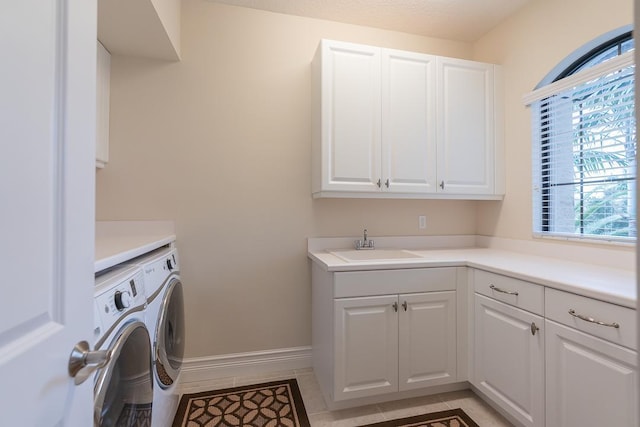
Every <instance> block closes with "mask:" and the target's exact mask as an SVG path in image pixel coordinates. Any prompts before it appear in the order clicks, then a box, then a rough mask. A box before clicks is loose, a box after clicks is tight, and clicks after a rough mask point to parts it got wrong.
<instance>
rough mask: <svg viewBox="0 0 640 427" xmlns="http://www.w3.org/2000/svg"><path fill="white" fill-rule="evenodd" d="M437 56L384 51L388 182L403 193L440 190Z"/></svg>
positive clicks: (384, 170) (384, 173)
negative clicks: (436, 114) (438, 178)
mask: <svg viewBox="0 0 640 427" xmlns="http://www.w3.org/2000/svg"><path fill="white" fill-rule="evenodd" d="M435 62H436V57H435V56H431V55H424V54H419V53H412V52H405V51H397V50H390V49H383V50H382V180H383V184H384V189H385V190H386V189H389V190H390V191H393V192H400V193H430V192H435V191H436V128H435V125H436V123H435V112H436V110H435V99H436V96H435Z"/></svg>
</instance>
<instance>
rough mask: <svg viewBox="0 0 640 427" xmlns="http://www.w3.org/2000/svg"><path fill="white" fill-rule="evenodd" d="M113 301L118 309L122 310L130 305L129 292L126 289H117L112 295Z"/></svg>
mask: <svg viewBox="0 0 640 427" xmlns="http://www.w3.org/2000/svg"><path fill="white" fill-rule="evenodd" d="M113 302H114V303H115V304H116V308H117V309H118V311H122V310H124V309H125V308H128V307H129V306H131V294H130V293H129V292H128V291H125V292H120V291H117V292H116V293H115V294H114V296H113Z"/></svg>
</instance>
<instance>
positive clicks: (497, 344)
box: [473, 294, 545, 426]
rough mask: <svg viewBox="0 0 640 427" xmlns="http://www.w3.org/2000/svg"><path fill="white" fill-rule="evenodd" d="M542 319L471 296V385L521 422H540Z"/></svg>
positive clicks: (534, 424) (542, 360)
mask: <svg viewBox="0 0 640 427" xmlns="http://www.w3.org/2000/svg"><path fill="white" fill-rule="evenodd" d="M544 334H545V331H544V320H543V319H542V317H540V316H537V315H535V314H532V313H529V312H527V311H524V310H520V309H518V308H515V307H513V306H510V305H507V304H504V303H501V302H498V301H496V300H493V299H491V298H487V297H484V296H482V295H479V294H475V356H474V359H475V360H474V362H475V374H474V381H473V384H474V385H475V386H476V387H477V388H478V389H479V390H480V391H482V392H483V393H484V394H486V395H487V396H488V397H489V398H491V399H492V400H493V401H494V402H495V403H496V404H498V405H499V406H500V407H501V408H502V409H504V410H505V411H506V412H508V413H509V414H510V415H512V416H513V417H514V418H515V419H517V420H518V421H519V422H520V423H522V424H523V425H525V426H544V418H545V417H544V414H545V409H544V372H545V371H544Z"/></svg>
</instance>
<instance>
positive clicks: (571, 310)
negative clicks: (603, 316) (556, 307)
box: [569, 308, 620, 329]
mask: <svg viewBox="0 0 640 427" xmlns="http://www.w3.org/2000/svg"><path fill="white" fill-rule="evenodd" d="M569 314H570V315H572V316H573V317H577V318H578V319H580V320H584V321H585V322H589V323H595V324H596V325H601V326H608V327H609V328H616V329H618V328H620V324H619V323H617V322H613V323H606V322H601V321H600V320H596V319H594V318H593V317H589V316H583V315H582V314H577V313H576V311H575V310H574V309H573V308H570V309H569Z"/></svg>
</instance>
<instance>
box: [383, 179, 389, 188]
mask: <svg viewBox="0 0 640 427" xmlns="http://www.w3.org/2000/svg"><path fill="white" fill-rule="evenodd" d="M384 186H385V187H387V188H389V178H387V180H386V181H385V182H384Z"/></svg>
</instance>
